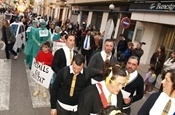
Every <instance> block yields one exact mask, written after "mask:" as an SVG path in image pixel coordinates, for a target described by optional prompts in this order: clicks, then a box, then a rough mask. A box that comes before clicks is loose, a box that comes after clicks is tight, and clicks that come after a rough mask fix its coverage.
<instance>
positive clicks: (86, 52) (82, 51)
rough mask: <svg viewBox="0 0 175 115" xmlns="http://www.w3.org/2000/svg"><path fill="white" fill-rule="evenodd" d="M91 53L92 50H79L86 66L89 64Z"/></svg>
mask: <svg viewBox="0 0 175 115" xmlns="http://www.w3.org/2000/svg"><path fill="white" fill-rule="evenodd" d="M92 52H93V50H92V49H91V50H85V49H82V50H81V53H82V55H83V56H84V57H85V58H86V65H88V63H89V60H90V58H91V55H92Z"/></svg>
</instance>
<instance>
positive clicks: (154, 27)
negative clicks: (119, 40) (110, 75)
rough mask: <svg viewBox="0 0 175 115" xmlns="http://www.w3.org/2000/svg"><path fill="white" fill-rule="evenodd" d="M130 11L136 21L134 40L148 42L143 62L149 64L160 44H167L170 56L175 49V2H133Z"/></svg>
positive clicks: (167, 52)
mask: <svg viewBox="0 0 175 115" xmlns="http://www.w3.org/2000/svg"><path fill="white" fill-rule="evenodd" d="M130 11H131V12H132V15H131V20H135V21H136V26H135V30H134V35H133V41H141V42H145V43H146V45H144V46H143V50H144V55H143V57H142V59H141V63H143V64H148V63H149V61H150V58H151V56H152V54H153V53H154V52H155V51H156V50H157V48H158V47H159V46H160V45H163V46H165V48H166V55H167V58H168V57H169V56H170V54H171V51H172V50H174V49H175V2H174V1H168V0H166V1H158V2H157V1H149V2H145V3H138V2H137V3H132V4H131V5H130Z"/></svg>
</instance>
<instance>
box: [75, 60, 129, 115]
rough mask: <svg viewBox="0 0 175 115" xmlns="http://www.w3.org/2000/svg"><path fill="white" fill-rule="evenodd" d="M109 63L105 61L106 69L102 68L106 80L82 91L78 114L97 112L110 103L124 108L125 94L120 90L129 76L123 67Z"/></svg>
mask: <svg viewBox="0 0 175 115" xmlns="http://www.w3.org/2000/svg"><path fill="white" fill-rule="evenodd" d="M109 63H110V62H109V61H106V62H105V63H104V64H105V65H106V71H104V70H102V74H104V75H103V76H105V80H103V81H101V82H99V83H97V84H94V85H91V86H89V87H87V88H86V89H85V90H84V91H83V92H82V93H81V95H80V99H79V104H78V115H90V114H91V113H93V114H97V113H99V111H100V110H101V109H102V108H105V107H107V106H108V105H114V106H116V107H118V108H119V109H120V110H122V105H123V104H122V103H123V96H122V94H121V92H120V90H121V89H122V87H124V86H125V84H126V82H127V80H128V78H127V76H126V72H125V70H124V69H123V68H122V67H120V66H119V65H115V64H112V63H111V64H109ZM104 72H106V73H104ZM111 100H112V101H111Z"/></svg>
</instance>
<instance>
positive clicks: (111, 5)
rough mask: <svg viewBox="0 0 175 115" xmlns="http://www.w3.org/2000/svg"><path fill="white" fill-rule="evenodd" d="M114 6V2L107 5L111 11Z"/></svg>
mask: <svg viewBox="0 0 175 115" xmlns="http://www.w3.org/2000/svg"><path fill="white" fill-rule="evenodd" d="M114 8H115V6H114V4H110V5H109V9H110V10H111V12H112V10H114Z"/></svg>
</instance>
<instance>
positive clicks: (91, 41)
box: [81, 35, 95, 50]
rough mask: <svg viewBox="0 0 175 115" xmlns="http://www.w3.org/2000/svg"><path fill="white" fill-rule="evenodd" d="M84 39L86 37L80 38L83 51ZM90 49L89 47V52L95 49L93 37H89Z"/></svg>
mask: <svg viewBox="0 0 175 115" xmlns="http://www.w3.org/2000/svg"><path fill="white" fill-rule="evenodd" d="M85 39H86V35H85V36H83V37H82V38H81V48H82V49H84V48H83V45H84V40H85ZM90 47H91V50H94V49H95V40H94V37H93V36H90Z"/></svg>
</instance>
